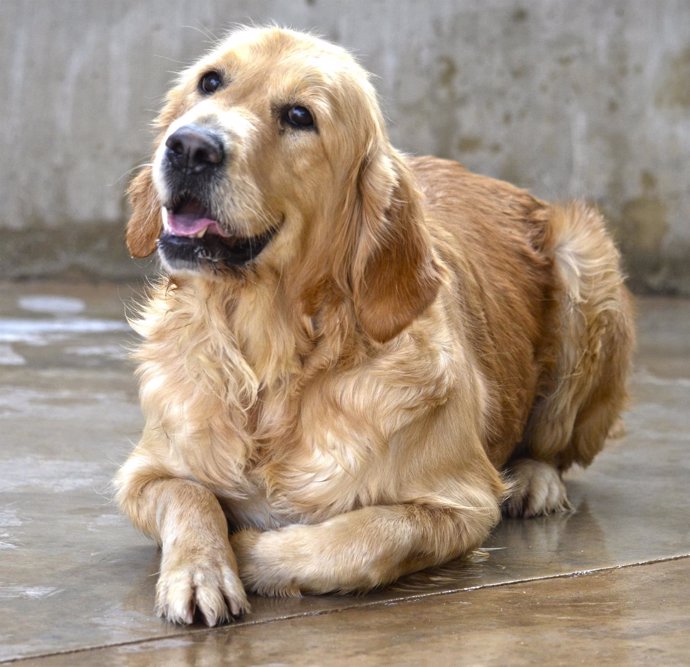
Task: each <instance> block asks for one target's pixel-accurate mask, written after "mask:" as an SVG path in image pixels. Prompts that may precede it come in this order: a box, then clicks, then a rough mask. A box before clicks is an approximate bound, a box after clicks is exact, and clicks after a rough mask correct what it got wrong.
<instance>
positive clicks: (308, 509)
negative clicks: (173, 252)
mask: <svg viewBox="0 0 690 667" xmlns="http://www.w3.org/2000/svg"><path fill="white" fill-rule="evenodd" d="M169 324H170V323H169V322H168V326H169ZM274 333H275V332H274ZM161 346H162V347H161ZM451 347H452V346H451V345H450V343H449V341H446V340H444V338H443V336H442V335H441V334H440V333H439V334H438V336H437V339H435V340H433V341H432V340H423V341H421V340H420V339H419V338H418V337H416V336H415V335H413V334H403V335H401V336H400V337H399V338H398V339H397V340H396V341H395V343H394V344H392V345H389V346H388V347H386V348H385V349H380V350H378V351H376V352H375V353H372V354H370V355H368V356H365V357H363V358H362V359H361V360H359V361H358V363H356V364H354V365H350V366H343V365H341V366H338V365H337V364H336V365H334V366H333V367H328V368H324V369H321V370H320V371H318V372H316V373H311V374H310V375H309V376H307V375H306V374H305V371H304V359H303V355H301V354H300V353H299V350H300V345H299V343H298V341H296V340H294V339H293V340H292V341H285V340H282V341H280V342H279V343H278V342H277V341H275V340H274V341H273V345H272V347H271V350H272V356H271V359H272V362H271V363H270V364H264V365H262V363H260V360H259V362H257V359H256V356H255V354H254V353H253V352H252V351H251V350H248V348H247V346H246V341H243V340H242V338H241V336H238V334H237V332H236V331H234V332H233V331H231V330H230V329H229V328H228V329H227V330H225V331H220V330H219V329H218V327H216V329H215V330H209V329H208V328H205V329H202V330H199V327H198V326H196V327H195V326H193V325H192V323H191V322H188V323H187V324H186V326H183V325H179V326H178V335H177V336H173V337H170V336H166V337H165V338H159V337H158V336H156V335H155V334H153V332H151V333H150V335H149V336H148V337H147V339H146V340H145V342H144V343H143V345H142V348H141V352H140V354H139V357H140V359H142V365H141V368H140V375H141V394H142V405H143V407H144V411H145V413H146V416H147V419H148V420H149V422H150V426H151V427H152V428H159V429H160V432H161V434H164V437H165V439H166V443H165V447H166V449H167V452H168V454H167V457H168V459H169V460H170V461H174V465H175V470H174V473H175V474H177V475H183V476H186V477H190V478H193V479H196V480H198V481H199V482H201V483H203V484H204V485H206V486H208V487H209V488H211V489H212V490H213V491H214V492H215V493H216V494H217V495H218V497H219V498H221V499H222V500H223V504H224V506H225V508H226V511H227V512H228V515H229V516H230V518H231V519H234V520H235V521H236V522H237V523H238V524H240V525H258V526H261V527H268V526H272V525H281V524H283V523H287V522H293V521H295V520H299V521H305V520H306V521H314V520H320V519H323V518H325V517H327V516H330V515H333V514H336V513H340V512H343V511H346V510H348V509H351V508H353V507H357V506H361V505H365V504H370V503H372V502H385V501H386V500H387V499H388V498H391V497H393V496H394V495H395V488H394V486H393V485H394V483H395V482H394V480H391V479H390V475H386V474H385V473H383V474H382V471H383V470H385V469H386V467H387V466H389V465H390V460H391V458H392V457H393V458H394V457H395V446H394V443H395V437H396V434H398V433H400V432H401V430H402V429H404V427H405V426H406V425H407V424H409V423H410V422H411V421H413V420H414V419H416V418H418V417H419V416H420V415H422V414H423V413H425V412H428V411H430V410H432V409H433V408H434V406H437V405H439V404H441V403H443V401H444V400H445V397H446V396H447V395H448V392H449V391H450V388H451V385H452V384H453V381H454V379H453V378H454V376H455V373H454V361H453V357H452V355H451V354H450V349H451ZM162 352H163V353H162Z"/></svg>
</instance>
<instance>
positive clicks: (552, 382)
mask: <svg viewBox="0 0 690 667" xmlns="http://www.w3.org/2000/svg"><path fill="white" fill-rule="evenodd" d="M544 251H545V252H546V253H547V254H548V255H549V256H550V257H551V258H552V259H553V263H554V273H555V277H556V283H557V285H558V289H557V291H556V298H557V301H558V304H557V313H556V317H555V320H554V321H555V326H556V328H557V329H558V331H554V332H553V336H552V337H551V336H549V337H550V338H551V339H552V340H553V341H554V344H553V351H552V354H553V360H552V361H553V364H552V365H551V367H550V370H549V371H548V374H549V377H546V378H544V382H543V383H542V386H543V387H544V392H543V395H542V396H540V398H539V399H538V400H537V401H536V403H535V405H534V408H533V411H532V414H531V416H530V421H529V424H528V427H527V432H526V444H527V446H528V449H529V452H530V454H531V455H532V456H534V457H535V458H538V459H541V460H544V461H547V462H549V463H553V464H554V465H556V466H557V467H558V468H560V469H562V470H563V469H566V468H568V467H569V466H570V465H572V464H573V463H579V464H581V465H588V464H589V463H590V462H591V461H592V459H593V458H594V456H595V455H596V454H597V453H598V452H599V451H600V450H601V448H602V447H603V445H604V441H605V439H606V437H607V435H608V434H609V432H610V431H611V429H612V427H613V426H614V424H615V423H616V420H617V418H618V416H619V414H620V412H621V410H622V409H623V407H624V406H625V403H626V399H627V391H626V380H627V376H628V373H629V367H630V359H631V354H632V349H633V346H634V328H633V305H632V297H631V296H630V294H629V293H628V291H627V289H626V288H625V286H624V284H623V274H622V271H621V266H620V255H619V253H618V250H617V249H616V247H615V245H614V243H613V241H612V239H611V237H610V236H609V234H608V233H607V231H606V229H605V226H604V221H603V218H602V216H601V215H600V214H599V213H598V212H597V211H596V210H595V209H593V208H591V207H589V206H587V205H585V204H583V203H579V202H575V203H571V204H567V205H563V206H554V207H552V209H551V212H550V219H549V222H548V226H547V233H546V238H545V245H544ZM547 336H548V334H547Z"/></svg>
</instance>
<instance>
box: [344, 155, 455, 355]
mask: <svg viewBox="0 0 690 667" xmlns="http://www.w3.org/2000/svg"><path fill="white" fill-rule="evenodd" d="M356 187H357V194H356V195H355V200H356V204H355V207H354V215H353V217H354V218H355V219H353V220H351V223H352V224H353V227H354V228H355V229H357V230H358V232H357V236H358V238H357V240H356V242H355V243H356V245H355V248H356V249H355V252H354V256H353V263H352V269H351V270H352V274H351V282H352V288H353V298H354V305H355V310H356V315H357V318H358V320H359V323H360V325H361V326H362V328H363V329H364V331H365V332H366V333H367V334H369V336H371V338H373V339H374V340H376V341H378V342H385V341H387V340H390V339H391V338H394V337H395V336H397V335H398V334H399V333H400V332H401V331H402V330H403V329H404V328H405V327H407V326H408V325H409V324H410V323H411V322H412V321H413V320H414V319H415V318H416V317H418V316H419V315H420V314H421V313H422V312H423V311H424V310H425V309H426V308H427V307H428V306H429V305H430V304H431V303H432V302H433V301H434V299H435V298H436V294H437V293H438V290H439V287H440V286H441V282H442V277H441V271H440V269H439V267H438V264H437V263H436V262H435V260H434V255H433V251H432V247H431V238H430V236H429V232H428V230H427V228H426V225H425V222H424V217H423V210H422V202H421V199H422V195H421V193H420V192H419V191H418V190H417V187H416V184H415V182H414V177H413V175H412V173H411V171H410V168H409V167H408V165H407V164H406V163H405V161H404V159H403V158H402V156H400V155H399V154H397V153H396V152H395V151H393V150H392V149H390V152H389V151H384V150H379V151H377V152H375V153H374V154H373V155H372V156H371V157H370V158H369V159H367V160H365V161H364V162H363V163H362V165H361V167H360V170H359V174H358V178H357V186H356ZM357 218H359V219H357Z"/></svg>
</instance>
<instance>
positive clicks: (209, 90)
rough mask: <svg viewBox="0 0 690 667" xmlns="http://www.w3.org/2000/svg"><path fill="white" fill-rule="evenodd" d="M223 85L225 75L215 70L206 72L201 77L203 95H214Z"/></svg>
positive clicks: (200, 84) (200, 85)
mask: <svg viewBox="0 0 690 667" xmlns="http://www.w3.org/2000/svg"><path fill="white" fill-rule="evenodd" d="M222 85H223V77H222V76H221V75H220V73H219V72H216V71H215V70H213V71H211V72H206V74H204V75H203V76H202V77H201V78H200V79H199V92H200V93H202V94H203V95H213V93H215V92H216V91H217V90H218V89H219V88H220V87H221V86H222Z"/></svg>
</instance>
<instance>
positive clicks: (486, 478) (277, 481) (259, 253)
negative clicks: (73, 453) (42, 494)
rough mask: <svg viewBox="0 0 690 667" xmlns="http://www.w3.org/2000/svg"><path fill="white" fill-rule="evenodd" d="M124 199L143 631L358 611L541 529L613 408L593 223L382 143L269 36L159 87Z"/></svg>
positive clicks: (320, 56)
mask: <svg viewBox="0 0 690 667" xmlns="http://www.w3.org/2000/svg"><path fill="white" fill-rule="evenodd" d="M157 127H158V129H159V134H158V137H157V140H156V144H155V151H154V154H153V158H152V162H151V163H150V164H149V165H147V166H145V167H143V169H142V170H141V172H140V173H139V174H138V175H137V176H136V178H135V179H134V181H133V182H132V185H131V187H130V192H129V194H130V198H131V203H132V208H133V214H132V217H131V219H130V220H129V223H128V226H127V243H128V246H129V249H130V251H131V254H132V255H133V256H135V257H144V256H147V255H149V254H151V253H153V252H154V250H156V249H157V252H158V255H159V257H160V260H161V262H162V266H163V268H164V270H165V274H166V277H165V278H164V279H163V280H162V281H161V282H160V284H159V285H158V286H157V287H153V288H152V289H151V291H150V294H149V297H148V300H147V303H146V304H145V305H144V306H142V307H141V311H140V313H139V314H138V318H137V320H136V321H135V322H134V323H133V326H134V328H135V330H136V331H137V332H138V333H139V334H140V336H141V338H142V341H141V343H140V344H139V346H138V350H137V352H136V358H137V359H138V361H139V364H140V365H139V371H138V373H139V380H140V387H141V404H142V409H143V413H144V416H145V420H146V423H145V427H144V432H143V435H142V438H141V441H140V442H139V444H138V445H137V446H136V448H135V449H134V451H133V453H132V454H131V456H130V457H129V459H128V460H127V461H126V462H125V464H124V465H123V466H122V468H121V469H120V471H119V472H118V474H117V477H116V480H115V484H116V489H117V500H118V502H119V505H120V506H121V508H122V510H123V511H124V512H125V513H126V514H127V515H128V516H129V517H130V518H131V520H132V522H133V523H134V525H135V526H136V527H137V528H139V529H141V530H142V531H143V532H144V533H146V534H147V535H150V536H151V537H152V538H154V539H155V540H156V541H157V542H158V544H159V545H160V547H161V549H162V556H161V559H162V560H161V568H160V576H159V579H158V585H157V612H158V613H159V614H160V615H161V616H162V617H164V618H166V619H169V620H170V621H173V622H176V623H190V622H192V621H193V620H194V618H195V616H196V617H197V618H199V619H202V618H203V620H204V621H205V622H206V623H207V624H209V625H215V624H217V623H220V622H223V621H226V620H229V619H230V617H233V616H238V615H240V614H242V613H243V612H245V611H247V610H248V607H249V606H248V604H247V597H246V591H253V592H256V593H259V594H263V595H276V596H285V595H299V594H301V593H327V592H329V591H330V592H347V591H363V590H368V589H371V588H374V587H377V586H382V585H385V584H388V583H390V582H392V581H394V580H395V579H397V578H398V577H400V576H401V575H404V574H406V573H410V572H414V571H418V570H421V569H423V568H427V567H430V566H434V565H438V564H441V563H444V562H446V561H448V560H450V559H454V558H458V557H460V556H462V555H463V554H467V553H468V552H469V551H470V550H472V549H475V548H476V547H478V546H480V545H481V544H482V541H483V540H484V539H485V538H486V537H487V535H488V534H489V532H490V531H491V529H492V527H493V526H494V525H495V524H496V523H497V522H498V521H499V519H500V517H501V510H502V508H503V511H504V512H505V513H507V514H508V515H510V516H533V515H540V514H547V513H550V512H556V511H559V510H564V509H566V508H568V500H567V497H566V491H565V487H564V484H563V482H562V479H561V475H562V473H563V471H565V470H567V469H568V468H569V467H570V466H571V465H573V464H580V465H583V466H586V465H587V464H589V463H590V462H591V461H592V459H593V457H594V456H595V455H596V454H597V452H599V450H600V449H601V448H602V446H603V444H604V440H605V438H606V436H607V434H608V432H609V430H610V428H611V427H612V425H613V424H614V421H615V420H616V418H617V417H618V415H619V412H620V411H621V409H622V407H623V405H624V402H625V398H626V390H625V383H626V375H627V373H628V368H629V360H630V354H631V347H632V344H633V329H632V315H631V304H630V300H629V298H628V296H627V292H626V290H625V288H624V285H623V278H622V276H621V271H620V268H619V255H618V252H617V251H616V249H615V247H614V244H613V243H612V241H611V239H610V238H609V236H608V235H607V233H606V231H605V229H604V224H603V222H602V219H601V217H600V215H599V214H598V213H597V212H595V211H594V210H592V209H591V208H588V207H587V206H586V205H584V204H580V203H573V204H568V205H564V206H557V205H552V204H548V203H545V202H543V201H540V200H539V199H536V198H535V197H533V196H531V195H530V194H528V193H527V192H526V191H524V190H521V189H518V188H516V187H513V186H512V185H509V184H507V183H503V182H500V181H497V180H493V179H491V178H487V177H484V176H478V175H475V174H472V173H470V172H469V171H467V170H466V169H464V168H463V167H462V166H460V165H459V164H457V163H455V162H451V161H446V160H440V159H436V158H431V157H422V158H408V157H406V156H404V155H402V154H401V153H399V152H398V151H396V150H395V149H394V148H393V147H392V146H391V144H390V142H389V140H388V136H387V132H386V128H385V126H384V121H383V118H382V114H381V111H380V109H379V105H378V102H377V98H376V94H375V92H374V89H373V87H372V85H371V84H370V82H369V80H368V76H367V73H366V72H365V71H364V70H363V69H362V68H361V67H360V66H359V65H358V64H357V63H356V62H355V61H354V59H353V58H352V57H351V56H350V55H349V54H348V53H347V52H346V51H345V50H343V49H342V48H340V47H338V46H334V45H332V44H329V43H327V42H324V41H322V40H320V39H317V38H315V37H312V36H310V35H305V34H300V33H298V32H293V31H290V30H284V29H280V28H245V29H239V30H237V31H235V32H234V33H232V34H231V35H230V36H229V37H228V38H227V39H226V40H225V41H223V42H222V43H221V44H220V45H219V46H218V47H217V48H216V49H215V50H213V51H212V52H211V53H210V54H209V55H207V56H206V57H204V58H202V59H201V60H200V61H199V62H198V63H197V64H195V65H194V66H192V67H191V68H189V69H188V70H187V71H185V72H184V73H183V74H182V75H181V77H180V79H179V81H178V83H177V84H176V85H175V86H174V88H173V89H172V90H171V91H170V93H169V95H168V97H167V101H166V103H165V106H164V108H163V110H162V112H161V114H160V115H159V117H158V119H157Z"/></svg>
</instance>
